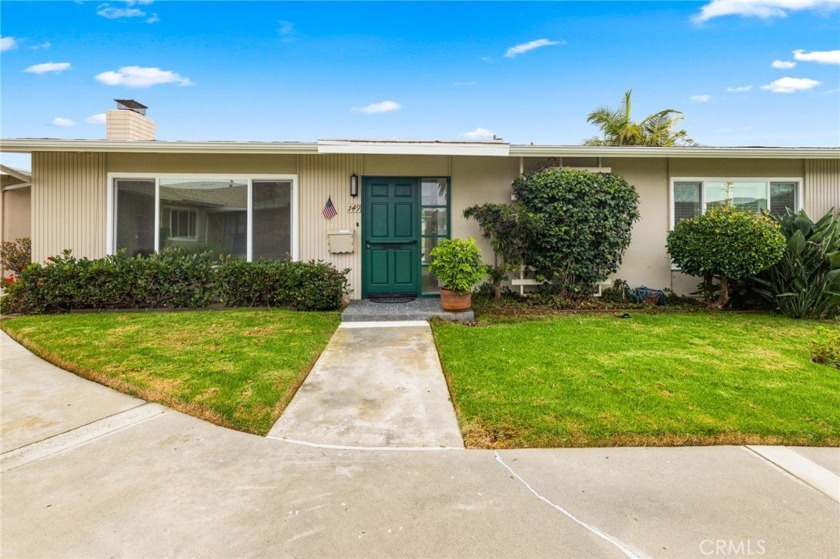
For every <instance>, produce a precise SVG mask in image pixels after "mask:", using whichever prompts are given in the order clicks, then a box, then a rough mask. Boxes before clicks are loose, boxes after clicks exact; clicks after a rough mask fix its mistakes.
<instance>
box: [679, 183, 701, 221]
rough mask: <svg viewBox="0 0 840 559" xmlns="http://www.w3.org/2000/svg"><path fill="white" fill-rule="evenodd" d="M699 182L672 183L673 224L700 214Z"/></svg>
mask: <svg viewBox="0 0 840 559" xmlns="http://www.w3.org/2000/svg"><path fill="white" fill-rule="evenodd" d="M700 187H701V183H699V182H675V183H674V225H676V224H677V223H679V222H680V221H682V220H684V219H691V218H693V217H698V216H699V215H700Z"/></svg>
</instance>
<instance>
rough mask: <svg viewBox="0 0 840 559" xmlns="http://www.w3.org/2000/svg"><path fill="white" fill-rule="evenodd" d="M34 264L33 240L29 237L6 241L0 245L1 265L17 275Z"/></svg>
mask: <svg viewBox="0 0 840 559" xmlns="http://www.w3.org/2000/svg"><path fill="white" fill-rule="evenodd" d="M31 262H32V240H31V239H30V238H29V237H23V238H21V239H15V240H14V241H5V242H3V243H2V244H0V265H2V266H3V268H5V269H7V270H11V271H12V272H14V273H15V274H19V273H21V271H22V270H23V269H24V268H26V267H27V266H29V264H30V263H31Z"/></svg>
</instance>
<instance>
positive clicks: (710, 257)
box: [668, 204, 785, 309]
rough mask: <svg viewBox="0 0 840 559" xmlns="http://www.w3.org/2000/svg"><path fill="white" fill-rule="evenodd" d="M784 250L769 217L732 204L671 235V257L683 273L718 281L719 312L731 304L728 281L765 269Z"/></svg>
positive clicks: (679, 226)
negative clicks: (746, 210)
mask: <svg viewBox="0 0 840 559" xmlns="http://www.w3.org/2000/svg"><path fill="white" fill-rule="evenodd" d="M784 248H785V239H784V237H783V236H782V233H781V232H780V231H779V226H778V224H776V223H775V222H773V220H772V219H771V218H770V217H768V216H766V215H764V214H760V213H753V212H744V211H741V210H738V209H737V208H735V207H734V206H731V205H729V204H724V205H722V206H718V207H714V208H711V209H709V210H708V211H707V212H706V213H705V214H703V215H702V216H700V217H695V218H693V219H685V220H683V221H680V222H679V223H678V224H677V226H676V227H674V229H673V230H672V231H671V232H670V233H669V234H668V254H670V255H671V259H672V260H673V261H674V263H675V264H676V265H677V266H679V267H680V269H681V270H682V271H683V272H685V273H687V274H691V275H694V276H703V277H705V278H714V277H717V278H718V279H719V281H720V293H719V295H718V299H717V301H715V303H714V307H716V308H718V309H722V308H723V307H724V306H725V305H726V304H727V303H728V302H729V280H732V279H743V278H746V277H749V276H752V275H755V274H757V273H759V272H761V271H763V270H766V269H767V268H769V267H770V266H772V265H774V264H775V263H776V262H778V261H779V260H780V259H781V258H782V254H783V252H784Z"/></svg>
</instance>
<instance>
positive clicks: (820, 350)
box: [811, 329, 840, 369]
mask: <svg viewBox="0 0 840 559" xmlns="http://www.w3.org/2000/svg"><path fill="white" fill-rule="evenodd" d="M811 360H812V361H813V362H814V363H822V364H823V365H828V366H830V367H834V368H835V369H840V330H828V329H824V330H821V331H820V333H819V334H818V337H817V340H816V341H815V342H814V347H813V351H812V357H811Z"/></svg>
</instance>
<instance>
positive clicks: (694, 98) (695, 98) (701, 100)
mask: <svg viewBox="0 0 840 559" xmlns="http://www.w3.org/2000/svg"><path fill="white" fill-rule="evenodd" d="M711 98H712V96H711V95H709V94H708V93H703V94H702V95H692V96H691V97H689V99H691V100H692V101H694V102H695V103H706V102H707V101H708V100H709V99H711Z"/></svg>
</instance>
